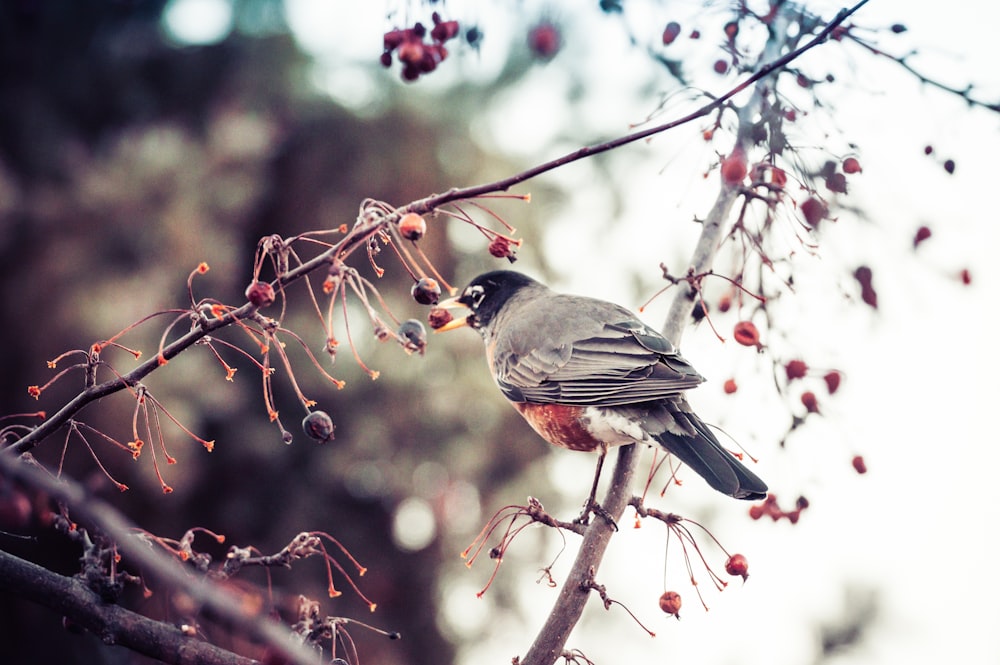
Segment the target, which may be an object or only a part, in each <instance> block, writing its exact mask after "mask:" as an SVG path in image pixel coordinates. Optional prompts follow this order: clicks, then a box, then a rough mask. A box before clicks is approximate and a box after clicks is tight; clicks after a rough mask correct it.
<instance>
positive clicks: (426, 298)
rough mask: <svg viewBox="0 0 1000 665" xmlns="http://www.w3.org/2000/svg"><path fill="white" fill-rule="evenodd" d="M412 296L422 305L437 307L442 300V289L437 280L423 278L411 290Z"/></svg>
mask: <svg viewBox="0 0 1000 665" xmlns="http://www.w3.org/2000/svg"><path fill="white" fill-rule="evenodd" d="M410 295H412V296H413V299H414V300H416V301H417V302H418V303H420V304H421V305H436V304H437V303H438V300H440V299H441V287H440V286H439V285H438V283H437V280H436V279H431V278H430V277H421V278H420V279H418V280H417V281H416V283H414V285H413V287H412V288H410Z"/></svg>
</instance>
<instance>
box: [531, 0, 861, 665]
mask: <svg viewBox="0 0 1000 665" xmlns="http://www.w3.org/2000/svg"><path fill="white" fill-rule="evenodd" d="M866 2H867V0H862V1H861V2H859V3H858V4H856V5H855V6H854V7H852V8H850V9H842V10H841V11H840V12H839V13H838V14H837V16H836V17H835V18H834V19H833V20H832V21H831V22H830V23H828V24H827V25H826V27H825V28H823V30H821V31H820V32H819V33H818V34H817V35H816V36H815V37H813V38H812V39H811V40H809V42H807V43H806V44H805V45H803V46H801V47H799V48H797V49H793V50H791V51H789V52H788V53H787V54H786V55H784V56H781V57H777V54H778V53H780V52H781V50H782V49H783V48H785V47H786V46H787V45H788V42H787V41H785V40H786V39H788V38H787V36H786V35H787V33H788V30H787V25H785V24H784V22H783V19H780V18H776V19H775V21H776V23H778V24H779V25H778V26H776V27H775V28H774V29H773V30H772V32H771V34H772V39H771V40H770V41H769V43H768V47H767V49H766V50H765V53H764V55H763V56H762V58H763V60H764V61H765V62H769V64H766V65H764V66H763V67H761V68H760V69H759V70H758V71H757V72H756V73H755V74H753V75H752V76H750V77H749V78H748V79H747V80H746V81H744V82H743V83H741V84H740V85H739V86H737V87H736V88H734V89H733V90H732V91H730V92H729V93H727V94H726V95H724V96H722V97H720V98H719V99H717V100H715V101H713V102H712V103H710V104H707V105H705V106H703V107H702V108H700V109H698V110H697V111H695V112H693V113H691V114H689V115H687V116H684V117H683V118H681V119H679V120H676V121H673V122H669V123H666V124H664V125H659V126H658V127H653V128H651V129H648V130H644V131H642V132H637V133H635V134H630V135H628V136H626V137H623V138H621V139H616V140H615V141H610V142H608V143H606V144H601V145H600V146H595V147H593V148H585V149H583V150H581V151H578V152H577V153H573V154H572V155H568V156H567V157H565V158H561V159H560V160H555V162H549V163H548V164H543V165H542V166H540V167H536V168H535V169H532V175H537V174H538V173H540V172H543V171H544V170H548V169H547V168H546V167H547V166H549V164H557V165H562V164H565V163H568V162H569V161H573V159H576V158H578V157H577V155H581V153H583V154H582V155H581V156H586V155H590V154H595V153H596V152H602V151H603V150H605V149H611V148H612V147H618V146H620V145H624V144H625V143H629V142H631V141H635V140H638V139H641V138H645V137H646V136H650V135H652V134H655V133H657V132H659V131H664V130H666V129H669V128H671V127H675V126H677V125H680V124H683V123H685V122H690V121H691V120H693V119H695V118H699V117H702V116H704V115H707V114H708V113H709V112H710V111H711V110H713V109H715V108H718V107H719V106H720V105H721V103H723V102H725V101H727V100H729V99H731V98H732V97H733V96H734V95H735V94H737V93H738V92H741V91H743V90H745V89H746V88H747V87H749V86H750V85H752V84H754V83H759V85H758V86H757V88H756V90H755V91H754V95H753V96H752V98H751V100H750V101H748V102H747V104H746V105H745V106H743V107H742V108H741V109H740V111H739V116H740V132H739V135H738V136H737V143H738V144H739V145H741V147H743V148H745V149H746V148H748V147H749V144H747V143H743V142H747V141H749V133H748V132H747V131H744V129H745V127H746V126H747V125H748V122H749V114H750V113H752V112H753V110H754V109H756V108H759V105H760V100H761V97H762V95H763V94H764V90H763V89H764V88H768V87H770V84H769V83H768V82H766V81H764V79H766V78H767V77H768V76H769V75H770V74H772V73H774V72H775V71H777V70H779V69H780V68H781V67H784V66H785V65H787V64H788V63H790V62H791V61H792V60H794V59H795V58H797V57H799V56H800V55H802V54H803V53H805V52H806V51H808V50H809V49H811V48H813V47H815V46H818V45H819V44H821V43H823V42H824V41H826V39H827V37H828V36H829V35H830V33H831V32H832V31H833V30H834V29H835V28H836V27H837V26H838V25H840V24H841V23H843V22H844V21H845V20H846V19H847V18H848V17H849V16H851V15H852V14H854V13H855V12H856V11H858V10H859V9H860V8H861V7H862V6H864V5H865V4H866ZM778 15H779V17H780V16H783V15H784V13H783V12H779V13H778ZM776 36H780V39H779V38H775V37H776ZM791 39H793V40H794V39H797V38H791ZM605 146H607V147H605ZM553 168H554V167H553ZM739 195H740V188H739V187H738V186H727V185H725V184H723V187H722V189H721V190H720V192H719V195H718V197H717V198H716V201H715V204H714V205H713V206H712V209H711V211H710V212H709V214H708V216H707V217H706V219H705V220H704V222H703V224H702V231H701V235H700V237H699V239H698V243H697V245H696V247H695V250H694V252H693V255H692V258H691V266H692V268H693V269H694V271H695V273H702V272H706V271H708V270H709V269H710V268H711V266H712V263H713V261H714V259H715V255H716V253H717V252H718V249H719V246H720V245H721V242H722V239H723V238H724V236H725V231H726V230H727V224H726V222H727V221H728V219H729V213H730V211H731V210H732V206H733V204H734V203H735V202H736V200H737V199H738V198H739ZM693 306H694V300H693V299H692V298H691V297H690V289H688V290H685V291H680V292H678V294H677V295H676V296H675V298H674V301H673V303H672V305H671V308H670V311H669V313H668V315H667V319H666V322H665V323H664V327H663V333H664V335H665V336H666V337H667V338H668V339H670V340H672V341H673V342H674V343H675V344H679V343H680V339H681V335H682V332H683V330H684V328H685V323H686V321H687V320H688V319H689V317H690V315H691V309H692V307H693ZM638 458H639V454H638V450H637V446H635V445H630V446H622V447H621V448H619V450H618V458H617V461H616V464H615V470H614V474H613V476H612V480H611V486H610V487H609V489H608V493H607V496H606V497H605V499H604V504H603V507H604V509H605V510H606V511H607V512H608V513H609V514H610V515H611V516H612V517H614V518H615V520H620V519H621V516H622V515H623V514H624V512H625V507H626V505H627V504H628V501H629V499H630V498H631V487H632V479H633V477H634V476H635V468H636V465H637V463H638ZM613 532H614V529H613V527H612V526H611V525H610V524H608V523H607V521H606V520H603V519H595V520H593V522H592V523H591V524H590V526H589V527H588V528H587V531H586V533H585V534H584V538H583V542H582V543H581V545H580V550H579V552H578V554H577V558H576V560H575V561H574V562H573V567H572V569H571V570H570V573H569V575H568V576H567V579H566V582H565V583H564V585H563V588H562V590H561V591H560V593H559V596H558V597H557V598H556V602H555V606H554V607H553V609H552V612H551V613H550V614H549V617H548V619H547V620H546V622H545V624H544V625H543V626H542V628H541V631H540V632H539V633H538V636H537V637H536V638H535V642H534V643H533V644H532V645H531V648H530V649H529V650H528V653H527V654H526V655H525V657H524V659H523V660H521V661H520V665H552V663H554V662H555V661H556V659H557V658H559V656H560V655H561V654H562V653H563V651H564V649H565V646H566V641H567V639H568V638H569V635H570V632H571V631H572V630H573V627H574V626H575V625H576V623H577V622H578V621H579V619H580V617H581V616H582V614H583V608H584V606H585V605H586V603H587V600H588V599H589V596H590V587H589V586H587V584H586V582H587V580H590V579H592V577H593V574H594V572H596V571H597V569H598V567H599V566H600V563H601V560H602V559H603V557H604V552H605V550H606V549H607V546H608V543H609V542H610V540H611V536H612V534H613Z"/></svg>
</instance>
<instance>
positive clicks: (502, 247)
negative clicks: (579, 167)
mask: <svg viewBox="0 0 1000 665" xmlns="http://www.w3.org/2000/svg"><path fill="white" fill-rule="evenodd" d="M489 251H490V254H492V255H493V256H495V257H497V258H498V259H507V260H508V261H510V262H511V263H514V261H517V243H514V242H511V241H510V240H509V239H507V238H505V237H504V236H494V237H493V240H491V241H490V247H489Z"/></svg>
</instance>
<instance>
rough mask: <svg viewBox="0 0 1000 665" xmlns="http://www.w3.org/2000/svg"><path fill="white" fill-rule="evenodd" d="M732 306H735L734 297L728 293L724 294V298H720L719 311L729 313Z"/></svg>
mask: <svg viewBox="0 0 1000 665" xmlns="http://www.w3.org/2000/svg"><path fill="white" fill-rule="evenodd" d="M732 306H733V297H732V296H731V295H729V294H728V293H724V294H722V297H721V298H719V311H720V312H728V311H729V308H730V307H732Z"/></svg>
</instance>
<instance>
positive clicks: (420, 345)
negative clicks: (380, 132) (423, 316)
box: [396, 319, 427, 355]
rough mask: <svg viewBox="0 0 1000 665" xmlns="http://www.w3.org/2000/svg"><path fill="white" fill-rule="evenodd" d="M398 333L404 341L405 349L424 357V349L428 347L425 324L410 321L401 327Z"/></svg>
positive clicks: (413, 320) (414, 320)
mask: <svg viewBox="0 0 1000 665" xmlns="http://www.w3.org/2000/svg"><path fill="white" fill-rule="evenodd" d="M396 332H397V334H398V335H399V336H400V337H401V338H402V340H403V348H404V349H406V350H407V351H409V352H411V353H412V352H414V351H416V352H417V353H419V354H421V355H423V353H424V349H425V348H426V347H427V330H426V329H425V328H424V324H422V323H421V322H420V321H417V320H416V319H408V320H406V321H404V322H403V323H402V324H401V325H400V326H399V330H398V331H396Z"/></svg>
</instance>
